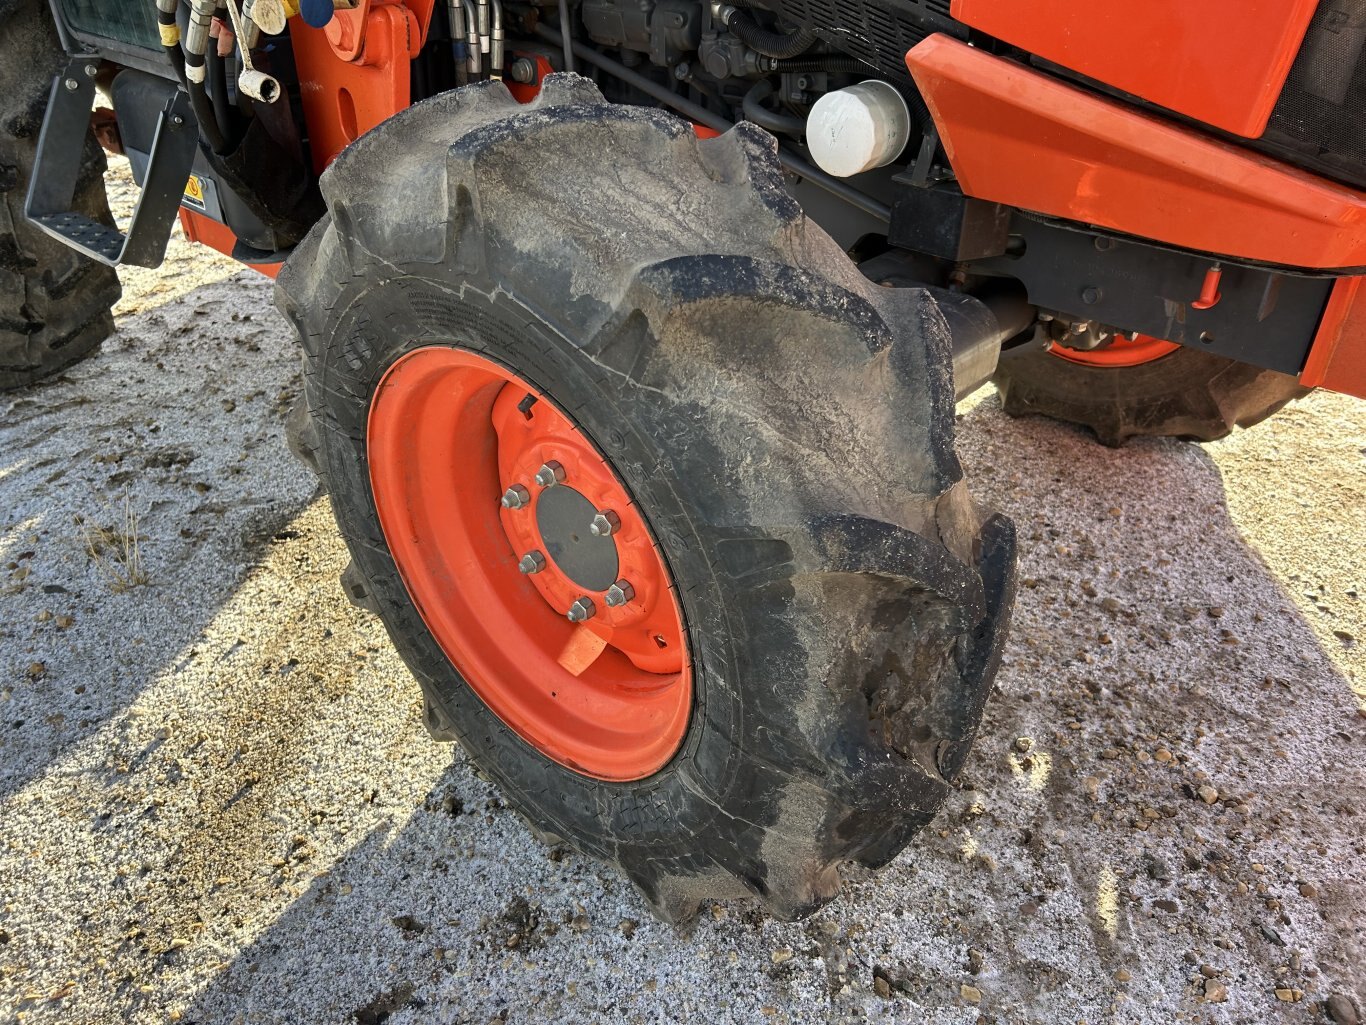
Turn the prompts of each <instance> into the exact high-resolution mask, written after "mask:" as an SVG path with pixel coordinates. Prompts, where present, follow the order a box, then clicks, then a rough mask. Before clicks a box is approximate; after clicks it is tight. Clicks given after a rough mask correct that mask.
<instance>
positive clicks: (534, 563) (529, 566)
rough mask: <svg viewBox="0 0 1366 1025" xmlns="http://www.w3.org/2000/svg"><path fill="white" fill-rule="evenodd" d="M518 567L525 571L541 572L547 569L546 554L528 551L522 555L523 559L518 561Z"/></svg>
mask: <svg viewBox="0 0 1366 1025" xmlns="http://www.w3.org/2000/svg"><path fill="white" fill-rule="evenodd" d="M517 568H518V569H519V570H521V571H522V572H523V573H528V574H530V573H539V572H541V570H543V569H545V556H544V555H542V554H541V553H540V552H527V553H526V554H525V555H523V556H522V561H521V562H519V563H517Z"/></svg>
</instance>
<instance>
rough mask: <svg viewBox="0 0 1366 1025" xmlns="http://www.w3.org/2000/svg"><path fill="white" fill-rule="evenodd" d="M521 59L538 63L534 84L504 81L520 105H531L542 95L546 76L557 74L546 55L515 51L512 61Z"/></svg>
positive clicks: (506, 79)
mask: <svg viewBox="0 0 1366 1025" xmlns="http://www.w3.org/2000/svg"><path fill="white" fill-rule="evenodd" d="M519 57H525V58H527V59H528V60H532V61H535V62H536V81H534V82H514V81H513V80H512V79H510V78H505V79H503V84H504V85H505V86H507V87H508V92H510V93H512V98H513V99H514V100H516V101H517V102H518V103H530V102H531V101H532V100H534V99H535V98H536V97H537V96H540V95H541V83H542V82H543V81H545V76H546V75H553V74H554V73H555V66H554V65H553V64H551V63H550V61H548V60H546V58H545V55H544V54H540V53H527V52H525V51H522V50H514V51H513V52H512V59H513V60H514V61H515V60H517V58H519Z"/></svg>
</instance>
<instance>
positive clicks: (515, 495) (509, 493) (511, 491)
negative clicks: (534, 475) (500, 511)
mask: <svg viewBox="0 0 1366 1025" xmlns="http://www.w3.org/2000/svg"><path fill="white" fill-rule="evenodd" d="M530 501H531V492H530V491H528V490H527V489H526V488H524V487H522V485H520V484H514V485H512V487H510V488H508V489H507V490H506V491H504V492H503V508H504V509H520V508H522V507H523V506H524V505H526V504H527V503H528V502H530Z"/></svg>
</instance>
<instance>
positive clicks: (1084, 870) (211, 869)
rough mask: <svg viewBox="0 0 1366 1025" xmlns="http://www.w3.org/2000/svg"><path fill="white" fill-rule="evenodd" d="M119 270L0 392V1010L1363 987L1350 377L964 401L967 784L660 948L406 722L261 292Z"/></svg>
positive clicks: (1105, 1006)
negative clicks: (1011, 528)
mask: <svg viewBox="0 0 1366 1025" xmlns="http://www.w3.org/2000/svg"><path fill="white" fill-rule="evenodd" d="M111 173H112V175H113V179H114V183H115V198H116V201H117V203H116V205H118V206H120V207H121V208H122V209H123V210H124V211H125V212H126V209H127V204H128V201H129V196H128V189H127V181H126V172H124V171H123V170H122V168H118V167H116V168H115V170H114V171H113V172H111ZM124 281H125V297H124V300H123V302H122V304H121V305H120V307H119V308H118V311H117V312H118V315H119V316H118V323H119V330H118V333H117V334H116V335H115V337H114V338H112V339H111V340H110V341H109V342H108V343H106V345H105V348H104V351H103V353H102V354H101V355H100V356H98V357H97V358H95V359H93V360H91V361H89V362H87V363H85V364H83V365H81V366H79V367H77V368H76V369H74V370H72V371H71V372H69V373H67V374H66V375H64V376H63V377H62V378H60V379H59V380H57V381H56V382H54V383H51V384H49V385H46V386H44V387H41V388H38V389H34V390H31V391H29V392H26V393H19V394H11V395H7V396H3V397H0V902H2V903H0V1020H14V1021H24V1022H26V1023H39V1022H42V1023H48V1022H54V1023H55V1022H62V1023H81V1022H100V1023H116V1022H117V1023H123V1022H130V1023H150V1022H165V1021H181V1022H215V1023H216V1022H225V1023H228V1022H231V1023H239V1022H240V1023H246V1022H291V1023H293V1022H308V1023H328V1022H346V1021H352V1020H355V1021H358V1022H360V1023H362V1025H370V1023H377V1022H380V1021H385V1020H387V1021H388V1022H390V1023H392V1025H407V1023H417V1022H464V1021H469V1022H475V1023H480V1025H484V1023H489V1022H495V1021H496V1022H507V1023H513V1022H518V1023H520V1022H557V1023H560V1022H564V1023H570V1022H590V1021H591V1022H598V1021H604V1022H660V1021H690V1022H691V1021H708V1022H711V1021H715V1022H745V1023H751V1022H788V1021H792V1022H797V1021H800V1022H819V1021H845V1020H860V1019H862V1020H868V1021H875V1022H881V1021H898V1022H900V1021H904V1022H936V1023H938V1022H945V1023H947V1022H963V1023H974V1022H1009V1023H1016V1022H1038V1023H1044V1022H1059V1023H1061V1022H1067V1023H1076V1022H1087V1023H1097V1022H1153V1023H1156V1022H1164V1023H1165V1022H1174V1021H1190V1022H1259V1023H1260V1022H1325V1021H1330V1020H1334V1019H1333V1018H1332V1017H1331V1016H1330V1015H1331V1012H1330V1009H1329V1007H1328V1005H1327V1002H1328V1001H1329V1000H1330V998H1334V999H1335V1003H1334V1008H1335V1010H1336V1012H1337V1014H1338V1015H1339V1017H1338V1018H1337V1019H1336V1020H1338V1021H1348V1020H1351V1021H1355V1020H1356V1019H1355V1012H1354V1011H1353V1010H1352V1005H1353V1003H1355V1005H1356V1006H1357V1007H1360V1008H1362V1010H1364V1011H1366V974H1363V968H1362V964H1363V961H1366V934H1364V932H1363V930H1364V929H1366V924H1364V923H1366V915H1364V914H1363V912H1364V911H1366V868H1363V864H1364V862H1363V855H1364V854H1366V821H1364V820H1363V817H1362V813H1363V810H1366V809H1363V801H1362V798H1363V792H1364V790H1366V739H1364V738H1366V712H1364V711H1363V709H1366V657H1363V646H1362V640H1366V601H1363V598H1362V591H1363V588H1366V545H1363V544H1362V540H1361V527H1362V522H1361V521H1362V511H1363V509H1366V405H1363V404H1361V403H1357V402H1353V401H1351V400H1348V399H1345V398H1342V397H1338V396H1333V395H1315V396H1312V397H1311V398H1309V399H1308V400H1306V401H1304V402H1301V403H1299V404H1298V405H1296V406H1295V407H1294V408H1292V409H1290V410H1287V411H1286V412H1284V413H1282V414H1280V415H1278V416H1277V417H1275V418H1273V419H1272V420H1271V421H1269V422H1268V423H1266V424H1264V425H1262V426H1260V427H1258V428H1257V429H1255V430H1253V431H1250V432H1246V433H1240V434H1238V435H1237V436H1235V437H1234V438H1232V439H1229V440H1227V441H1225V442H1221V443H1218V444H1213V445H1204V446H1195V445H1186V444H1180V443H1175V442H1170V443H1169V442H1139V443H1136V444H1132V445H1130V446H1129V447H1128V448H1126V449H1125V450H1123V451H1121V452H1112V451H1109V450H1106V449H1103V448H1101V447H1099V446H1097V445H1095V444H1094V443H1092V442H1091V441H1090V440H1088V438H1087V437H1085V436H1084V435H1083V434H1081V433H1080V432H1078V431H1075V430H1072V429H1069V428H1067V427H1062V426H1059V425H1055V424H1051V423H1048V422H1045V421H1040V420H1025V421H1010V420H1007V419H1005V418H1004V417H1003V416H1002V415H1001V413H1000V408H999V404H998V402H997V400H996V398H995V396H994V395H992V394H991V393H990V391H988V392H987V393H985V394H980V395H979V396H978V397H976V401H975V402H973V403H970V404H965V405H964V406H963V407H961V408H960V429H961V436H960V451H961V453H962V455H963V458H964V462H965V464H966V466H967V467H968V470H969V473H970V474H971V475H972V477H973V479H974V480H975V482H976V489H977V492H978V494H979V495H980V497H981V498H982V499H983V500H984V502H985V503H986V504H990V505H995V506H997V507H1000V508H1002V509H1004V510H1005V511H1006V512H1008V513H1009V514H1010V515H1011V516H1013V517H1014V518H1015V520H1016V523H1017V524H1018V525H1019V527H1020V533H1021V538H1022V545H1021V550H1022V566H1021V570H1022V575H1023V578H1024V586H1023V588H1022V590H1021V596H1020V601H1019V605H1018V608H1017V611H1016V620H1015V621H1016V627H1015V631H1014V635H1013V638H1012V641H1011V643H1010V647H1009V649H1008V652H1007V654H1006V658H1005V664H1004V667H1003V669H1002V671H1001V674H1000V677H999V680H998V683H997V692H998V693H997V695H996V697H995V699H994V701H993V703H992V705H991V706H990V709H989V712H988V715H987V720H986V723H985V726H984V728H983V730H982V735H981V739H980V740H979V741H978V744H977V747H976V750H975V753H974V755H973V757H972V759H971V761H970V762H969V765H968V769H967V778H966V781H965V784H964V787H963V788H962V790H961V791H960V792H958V793H957V794H955V796H954V797H953V798H952V800H951V801H950V804H949V806H948V808H946V810H945V811H944V813H943V814H942V815H941V816H940V817H939V819H938V820H937V821H936V823H935V824H934V826H933V827H932V829H931V830H930V831H928V832H927V833H926V835H923V836H922V837H921V838H920V839H919V840H917V841H916V842H915V843H914V844H912V846H911V847H910V849H909V850H907V852H906V853H905V854H904V855H902V856H901V857H900V858H898V859H897V860H896V861H895V862H894V863H893V864H892V865H891V866H890V867H889V868H888V869H886V870H885V871H883V872H881V873H879V874H877V875H871V874H868V873H863V872H852V873H850V874H849V875H848V876H847V879H846V886H845V890H844V895H843V896H842V897H841V898H840V899H839V900H838V901H836V902H835V903H834V904H833V905H831V906H830V907H828V908H827V909H825V910H824V911H822V912H821V913H820V914H818V915H816V916H815V917H814V918H813V919H811V920H809V921H807V922H803V923H797V924H784V923H780V922H776V921H774V920H772V919H770V918H769V917H767V916H766V915H764V914H763V913H762V912H760V911H759V910H757V909H756V908H755V907H752V906H748V905H743V904H722V905H716V906H714V907H710V908H707V909H705V911H704V914H703V915H702V918H701V920H700V922H699V923H698V924H697V926H696V927H695V928H694V929H693V930H692V931H691V932H690V933H689V934H687V935H680V934H678V933H676V932H675V931H674V930H672V929H670V928H667V927H665V926H662V925H660V924H658V923H656V922H655V921H654V920H653V919H651V918H650V916H649V913H648V911H647V910H646V908H645V907H644V905H643V904H642V903H641V901H640V900H639V899H638V898H637V897H636V896H635V895H634V893H633V892H632V890H631V889H630V887H629V886H628V885H626V884H625V883H624V882H623V880H622V879H620V878H619V877H618V876H616V875H615V874H613V873H612V872H610V871H607V870H605V869H604V868H602V867H600V866H599V865H597V864H595V863H593V862H590V861H587V860H585V859H583V858H581V857H579V856H577V855H575V854H573V853H571V852H567V851H563V850H550V849H547V848H545V847H543V846H541V845H540V844H538V843H537V842H535V841H534V840H533V839H532V837H531V836H530V835H529V833H528V832H527V831H526V829H525V828H524V827H523V826H522V825H521V824H520V823H519V821H518V820H517V818H516V817H515V816H514V815H513V814H512V813H511V812H510V811H509V810H507V809H506V808H505V807H504V806H503V804H502V802H501V801H500V800H499V797H498V795H497V794H496V793H495V792H493V791H492V790H491V789H490V788H489V787H488V786H486V785H485V784H483V783H482V782H480V781H479V780H478V779H477V778H476V777H475V776H474V774H473V773H472V772H471V770H470V768H469V766H468V765H467V764H466V763H465V762H464V760H463V759H462V757H461V756H460V754H459V753H458V752H457V753H456V754H455V755H454V758H452V753H451V749H449V748H446V747H440V746H437V745H435V744H432V743H430V742H429V741H428V740H427V739H426V735H425V733H424V731H423V730H422V728H421V726H420V723H419V704H418V701H417V691H416V687H415V686H414V685H413V684H412V683H411V682H410V681H409V679H408V678H407V674H406V673H405V671H404V668H403V666H402V665H401V663H400V662H399V661H398V659H397V657H396V656H395V654H394V652H393V650H392V649H391V647H390V645H389V643H388V641H387V639H386V637H385V634H384V632H383V630H382V628H381V627H380V626H379V625H378V623H377V622H376V621H375V620H373V619H371V618H370V617H368V616H366V615H365V614H363V613H361V612H359V611H357V610H355V609H353V608H352V607H351V606H350V605H349V604H347V602H346V600H345V599H344V598H343V596H342V593H341V591H340V589H339V588H338V586H337V584H336V577H337V574H338V572H339V571H340V570H341V568H342V567H343V566H344V564H345V561H346V557H345V553H344V551H343V548H342V546H341V544H340V542H339V540H338V539H337V536H336V533H335V531H334V529H333V527H332V523H331V520H330V515H329V512H328V509H327V507H326V502H325V500H320V499H318V498H317V496H316V494H315V492H314V485H313V482H312V480H311V479H310V478H309V477H308V475H307V474H306V473H305V472H303V471H302V470H301V469H300V468H299V467H298V466H297V465H296V464H295V463H294V462H293V460H292V459H291V457H290V456H289V454H288V453H287V451H286V449H285V445H284V439H283V429H282V426H283V419H284V415H285V412H286V410H287V409H288V407H289V404H290V402H291V401H292V399H293V397H294V395H295V394H296V392H297V389H298V378H297V376H296V359H295V356H294V353H293V351H292V348H293V342H292V341H291V339H290V337H289V333H288V331H287V329H286V326H285V324H284V322H283V321H282V320H281V319H280V318H279V317H278V316H277V315H276V313H275V312H274V309H273V307H272V305H271V301H270V297H271V292H270V287H269V284H268V283H267V282H265V281H264V280H262V279H260V278H258V277H256V276H255V275H253V274H251V273H250V272H241V271H238V270H237V269H236V268H235V266H234V265H233V264H231V263H229V262H227V261H224V260H221V259H218V258H216V257H214V256H212V255H210V254H209V253H208V251H207V250H191V249H190V248H189V247H187V246H186V245H185V244H184V243H182V242H180V241H178V240H177V241H174V242H173V243H172V248H171V252H170V255H169V259H168V261H167V264H166V265H165V266H164V267H163V268H162V269H160V270H159V271H149V272H145V271H136V270H133V271H129V272H128V273H126V274H125V275H124ZM134 538H136V543H134ZM1335 995H1336V996H1335Z"/></svg>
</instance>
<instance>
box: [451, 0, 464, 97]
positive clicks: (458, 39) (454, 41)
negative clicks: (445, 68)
mask: <svg viewBox="0 0 1366 1025" xmlns="http://www.w3.org/2000/svg"><path fill="white" fill-rule="evenodd" d="M446 17H447V19H448V20H449V21H450V23H451V59H452V60H453V61H454V62H455V84H456V85H457V86H461V85H464V84H466V83H467V82H468V81H469V80H470V69H469V60H470V51H469V44H468V43H467V42H466V40H465V8H464V7H463V6H462V5H461V3H460V0H447V4H446Z"/></svg>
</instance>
